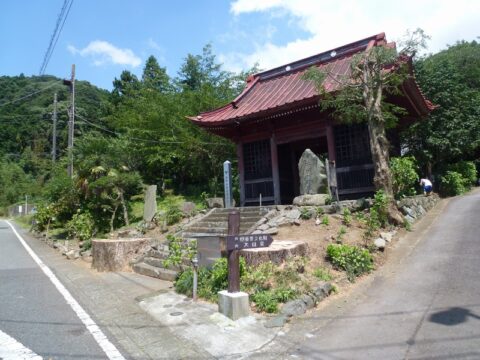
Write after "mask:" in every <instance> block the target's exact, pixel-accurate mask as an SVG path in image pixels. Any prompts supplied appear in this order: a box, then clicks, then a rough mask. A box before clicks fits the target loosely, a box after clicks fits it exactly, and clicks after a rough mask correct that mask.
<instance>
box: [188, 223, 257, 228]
mask: <svg viewBox="0 0 480 360" xmlns="http://www.w3.org/2000/svg"><path fill="white" fill-rule="evenodd" d="M256 223H257V222H256V221H245V222H240V227H241V228H251V227H252V226H253V225H254V224H256ZM194 227H198V228H211V229H227V228H228V223H227V222H216V221H215V222H210V221H205V222H203V221H202V222H199V223H196V224H194V225H192V226H191V227H190V228H187V230H188V229H191V228H194Z"/></svg>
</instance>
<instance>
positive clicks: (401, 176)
mask: <svg viewBox="0 0 480 360" xmlns="http://www.w3.org/2000/svg"><path fill="white" fill-rule="evenodd" d="M417 168H418V167H417V164H416V161H415V158H414V157H413V156H406V157H396V158H391V159H390V170H391V171H392V178H393V192H394V193H395V196H396V197H401V196H410V195H415V183H416V182H417V179H418V175H417Z"/></svg>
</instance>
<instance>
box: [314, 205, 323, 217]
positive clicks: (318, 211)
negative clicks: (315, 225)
mask: <svg viewBox="0 0 480 360" xmlns="http://www.w3.org/2000/svg"><path fill="white" fill-rule="evenodd" d="M323 214H325V210H324V209H323V208H322V207H321V206H317V207H316V208H315V216H316V217H320V216H322V215H323Z"/></svg>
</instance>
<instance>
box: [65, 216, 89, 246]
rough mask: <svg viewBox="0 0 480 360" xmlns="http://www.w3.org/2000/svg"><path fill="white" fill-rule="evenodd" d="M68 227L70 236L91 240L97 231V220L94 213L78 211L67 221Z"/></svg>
mask: <svg viewBox="0 0 480 360" xmlns="http://www.w3.org/2000/svg"><path fill="white" fill-rule="evenodd" d="M66 229H67V231H68V235H69V237H72V238H76V239H79V240H82V241H87V240H91V239H92V237H93V235H94V233H95V222H94V221H93V217H92V215H90V214H89V213H88V212H84V213H82V212H77V213H76V214H75V215H73V217H72V219H71V220H70V221H69V222H67V225H66Z"/></svg>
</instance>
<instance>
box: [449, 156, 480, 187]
mask: <svg viewBox="0 0 480 360" xmlns="http://www.w3.org/2000/svg"><path fill="white" fill-rule="evenodd" d="M448 170H449V171H455V172H457V173H459V174H460V175H462V177H463V178H464V179H465V185H466V186H468V187H470V186H472V185H475V183H476V181H477V169H476V167H475V163H474V162H473V161H460V162H458V163H456V164H452V165H450V166H448Z"/></svg>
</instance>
